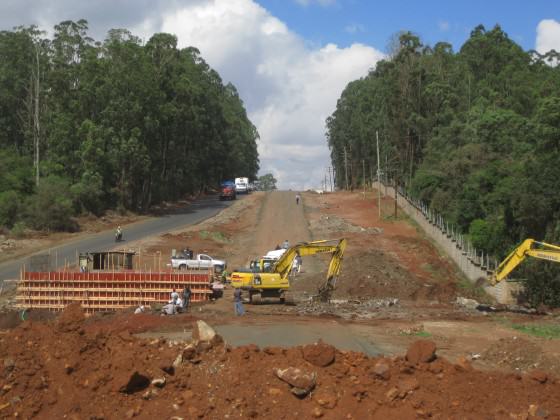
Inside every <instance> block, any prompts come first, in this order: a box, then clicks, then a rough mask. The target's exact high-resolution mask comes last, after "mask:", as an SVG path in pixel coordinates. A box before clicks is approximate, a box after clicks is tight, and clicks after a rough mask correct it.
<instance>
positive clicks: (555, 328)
mask: <svg viewBox="0 0 560 420" xmlns="http://www.w3.org/2000/svg"><path fill="white" fill-rule="evenodd" d="M512 328H513V329H514V330H517V331H521V332H522V333H525V334H528V335H532V336H534V337H541V338H548V339H560V325H544V324H543V325H520V324H513V325H512Z"/></svg>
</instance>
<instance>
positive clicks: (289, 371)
mask: <svg viewBox="0 0 560 420" xmlns="http://www.w3.org/2000/svg"><path fill="white" fill-rule="evenodd" d="M274 372H275V374H276V376H277V377H278V378H280V379H281V380H283V381H284V382H286V383H288V384H289V385H291V386H292V388H291V390H290V391H291V392H292V393H293V394H295V395H297V396H298V397H304V396H306V395H307V394H309V393H310V392H311V391H312V390H313V388H315V385H316V383H317V373H315V372H305V371H303V370H301V369H299V368H294V367H289V368H286V369H276V370H275V371H274Z"/></svg>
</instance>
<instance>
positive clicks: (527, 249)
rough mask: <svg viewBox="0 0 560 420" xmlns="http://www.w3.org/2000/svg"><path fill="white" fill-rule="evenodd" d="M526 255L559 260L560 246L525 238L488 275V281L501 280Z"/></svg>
mask: <svg viewBox="0 0 560 420" xmlns="http://www.w3.org/2000/svg"><path fill="white" fill-rule="evenodd" d="M527 257H533V258H538V259H541V260H547V261H554V262H560V246H557V245H552V244H547V243H546V242H538V241H535V240H534V239H525V240H524V241H523V242H522V243H521V245H519V246H518V247H517V248H515V249H514V250H513V251H512V252H511V253H510V254H509V255H508V256H507V257H506V258H505V259H504V260H503V261H502V262H501V263H500V265H499V266H498V268H497V269H496V271H495V272H494V273H493V274H492V276H491V277H490V283H491V284H493V285H495V284H496V283H498V282H500V281H502V280H503V279H504V278H506V277H507V276H508V274H509V273H511V272H512V271H513V270H514V269H515V267H517V266H518V265H519V264H521V263H522V262H523V260H525V258H527Z"/></svg>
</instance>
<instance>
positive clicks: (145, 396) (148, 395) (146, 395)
mask: <svg viewBox="0 0 560 420" xmlns="http://www.w3.org/2000/svg"><path fill="white" fill-rule="evenodd" d="M157 395H158V392H157V390H155V389H148V390H147V391H146V392H144V393H143V394H142V398H143V399H145V400H151V399H152V398H154V397H157Z"/></svg>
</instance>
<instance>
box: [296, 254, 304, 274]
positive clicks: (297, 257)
mask: <svg viewBox="0 0 560 420" xmlns="http://www.w3.org/2000/svg"><path fill="white" fill-rule="evenodd" d="M295 259H296V260H297V272H298V273H301V263H302V262H303V259H302V258H301V255H299V252H297V253H296V258H295Z"/></svg>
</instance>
